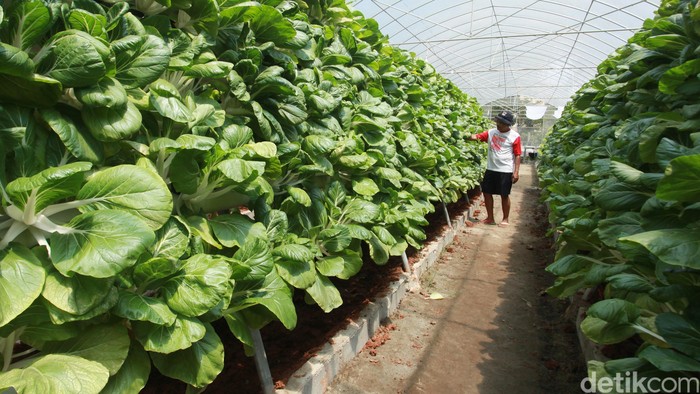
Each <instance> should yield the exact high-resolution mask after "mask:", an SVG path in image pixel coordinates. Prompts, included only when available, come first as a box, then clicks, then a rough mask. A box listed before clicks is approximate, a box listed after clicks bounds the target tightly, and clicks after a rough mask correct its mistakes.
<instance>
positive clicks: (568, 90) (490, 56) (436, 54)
mask: <svg viewBox="0 0 700 394" xmlns="http://www.w3.org/2000/svg"><path fill="white" fill-rule="evenodd" d="M349 3H350V4H351V6H352V7H353V8H355V9H357V10H359V11H361V12H362V13H363V14H364V15H365V17H367V18H374V19H376V20H377V22H378V23H379V26H380V30H381V31H382V33H384V34H385V35H387V36H389V42H391V43H392V44H393V45H395V46H398V47H400V48H402V49H405V50H408V51H411V52H415V53H416V55H417V56H418V57H419V58H422V59H425V60H426V61H428V62H429V63H430V64H432V65H433V66H434V67H435V68H436V69H437V70H438V72H439V73H440V74H442V75H443V76H444V77H446V78H449V79H450V80H452V81H453V82H454V83H455V84H456V85H457V86H458V87H459V88H460V89H461V90H462V91H463V92H465V93H467V94H469V95H470V96H472V97H475V98H476V99H477V100H478V101H479V103H480V104H481V105H482V106H488V104H489V103H492V102H496V101H498V100H501V99H504V98H507V97H511V98H512V97H525V98H532V99H534V102H535V103H541V104H543V105H544V104H549V105H553V106H557V107H562V106H563V105H564V104H566V102H567V101H569V100H570V97H571V96H572V95H573V94H574V93H575V92H576V91H577V90H578V89H579V88H580V87H581V86H582V85H583V84H584V83H586V82H587V81H589V80H590V79H591V78H593V77H594V76H595V74H596V68H597V66H598V65H599V64H600V63H601V62H602V61H603V60H605V59H606V58H607V57H608V56H609V55H610V54H612V53H613V52H614V51H615V50H616V49H617V48H619V47H620V46H622V45H624V44H625V43H626V42H627V40H628V39H629V37H631V36H632V34H634V32H635V31H636V30H638V29H639V28H641V27H642V24H643V22H644V20H645V19H647V18H653V17H654V11H656V10H657V9H658V7H659V4H660V0H646V1H640V0H604V1H599V0H561V1H547V0H471V1H465V0H440V1H424V0H355V1H352V2H349Z"/></svg>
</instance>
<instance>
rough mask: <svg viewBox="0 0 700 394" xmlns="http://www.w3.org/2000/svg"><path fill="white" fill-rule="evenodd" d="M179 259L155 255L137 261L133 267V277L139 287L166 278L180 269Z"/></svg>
mask: <svg viewBox="0 0 700 394" xmlns="http://www.w3.org/2000/svg"><path fill="white" fill-rule="evenodd" d="M180 265H181V261H180V260H174V259H167V258H164V257H155V258H152V259H148V260H146V261H142V262H139V263H138V264H136V267H134V273H133V279H134V282H135V283H136V284H137V285H138V286H140V287H147V286H148V285H149V284H150V283H152V282H154V281H157V280H159V279H163V278H166V277H168V276H170V275H172V274H174V273H175V272H177V271H178V270H179V269H180Z"/></svg>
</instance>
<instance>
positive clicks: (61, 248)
mask: <svg viewBox="0 0 700 394" xmlns="http://www.w3.org/2000/svg"><path fill="white" fill-rule="evenodd" d="M66 227H68V228H70V229H72V231H70V232H68V233H66V234H61V233H57V234H53V235H52V236H51V239H50V241H49V244H50V245H51V259H52V260H53V262H54V266H55V267H56V269H58V270H59V271H60V272H61V273H62V274H63V275H65V276H70V275H72V274H73V273H78V274H81V275H85V276H92V277H95V278H108V277H110V276H114V275H116V274H118V273H120V272H121V271H123V270H124V269H126V268H128V267H131V266H133V265H134V264H135V263H136V259H137V258H138V257H139V256H140V255H141V253H143V252H145V251H146V250H147V248H148V247H149V246H150V245H151V243H152V242H153V241H154V240H155V235H154V234H153V231H152V230H151V229H150V228H148V226H147V225H146V224H145V223H144V222H142V221H141V220H139V219H138V218H137V217H136V216H134V215H132V214H129V213H127V212H124V211H118V210H101V211H96V212H88V213H84V214H81V215H78V216H76V217H75V218H73V220H71V221H70V222H69V223H68V224H67V225H66Z"/></svg>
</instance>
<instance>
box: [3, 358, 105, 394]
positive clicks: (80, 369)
mask: <svg viewBox="0 0 700 394" xmlns="http://www.w3.org/2000/svg"><path fill="white" fill-rule="evenodd" d="M107 379H109V371H108V370H107V368H105V367H104V366H103V365H102V364H100V363H98V362H94V361H89V360H86V359H84V358H80V357H75V356H67V355H63V354H49V355H46V356H42V357H39V358H37V359H35V360H33V361H31V362H30V363H27V364H26V365H24V368H17V369H12V370H10V371H7V372H3V373H1V374H0V387H13V388H14V389H15V390H16V391H17V392H18V393H73V394H92V393H94V394H98V393H99V392H100V390H102V388H103V387H104V386H105V385H106V384H107Z"/></svg>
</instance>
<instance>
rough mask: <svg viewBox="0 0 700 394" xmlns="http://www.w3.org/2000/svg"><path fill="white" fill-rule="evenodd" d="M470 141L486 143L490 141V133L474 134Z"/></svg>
mask: <svg viewBox="0 0 700 394" xmlns="http://www.w3.org/2000/svg"><path fill="white" fill-rule="evenodd" d="M469 139H470V140H472V141H481V142H486V141H488V140H489V131H488V130H486V131H484V132H483V133H479V134H472V135H471V137H469Z"/></svg>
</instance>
